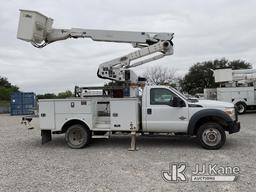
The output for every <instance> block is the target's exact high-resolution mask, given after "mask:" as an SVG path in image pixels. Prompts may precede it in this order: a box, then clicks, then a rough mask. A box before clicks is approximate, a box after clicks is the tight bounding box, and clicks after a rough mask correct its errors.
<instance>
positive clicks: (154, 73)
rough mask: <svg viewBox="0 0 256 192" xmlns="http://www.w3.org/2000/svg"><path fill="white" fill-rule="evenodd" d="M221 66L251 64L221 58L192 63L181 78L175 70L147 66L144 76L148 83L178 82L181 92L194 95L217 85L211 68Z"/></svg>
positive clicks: (166, 83) (173, 83)
mask: <svg viewBox="0 0 256 192" xmlns="http://www.w3.org/2000/svg"><path fill="white" fill-rule="evenodd" d="M222 68H232V69H233V70H235V69H251V68H252V65H251V64H250V63H248V62H246V61H243V60H232V61H229V60H228V59H225V58H222V59H215V60H210V61H203V62H198V63H195V64H193V65H192V66H191V67H190V68H189V71H188V73H187V74H186V75H185V76H184V77H183V78H180V77H177V76H176V75H175V70H173V69H168V68H162V67H159V66H154V67H151V68H148V69H147V71H146V72H145V73H144V76H145V77H146V78H147V81H148V84H153V85H171V86H172V85H173V86H175V85H177V84H179V86H180V88H181V91H182V92H186V93H188V94H191V95H194V94H196V93H203V91H204V88H216V87H218V86H219V84H218V83H215V82H214V76H213V71H212V70H215V69H222Z"/></svg>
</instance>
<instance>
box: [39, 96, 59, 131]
mask: <svg viewBox="0 0 256 192" xmlns="http://www.w3.org/2000/svg"><path fill="white" fill-rule="evenodd" d="M54 111H55V110H54V101H43V100H42V101H39V121H40V128H41V129H55V113H54Z"/></svg>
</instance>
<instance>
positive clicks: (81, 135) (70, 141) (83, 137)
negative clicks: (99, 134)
mask: <svg viewBox="0 0 256 192" xmlns="http://www.w3.org/2000/svg"><path fill="white" fill-rule="evenodd" d="M65 139H66V142H67V145H68V146H69V147H70V148H73V149H80V148H83V147H85V146H86V145H88V144H89V142H90V139H91V132H90V130H89V129H88V128H86V127H85V126H83V125H80V124H76V125H72V126H70V127H69V128H68V130H67V131H66V135H65Z"/></svg>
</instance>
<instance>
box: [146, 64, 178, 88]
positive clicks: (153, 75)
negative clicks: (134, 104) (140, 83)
mask: <svg viewBox="0 0 256 192" xmlns="http://www.w3.org/2000/svg"><path fill="white" fill-rule="evenodd" d="M175 72H176V71H175V70H174V69H169V68H165V67H160V66H154V67H150V68H148V69H147V70H146V72H145V73H144V74H143V76H144V77H146V78H147V83H148V84H151V85H165V84H171V83H173V80H174V79H175Z"/></svg>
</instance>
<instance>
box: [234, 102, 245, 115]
mask: <svg viewBox="0 0 256 192" xmlns="http://www.w3.org/2000/svg"><path fill="white" fill-rule="evenodd" d="M236 108H237V113H238V114H240V115H241V114H244V113H245V112H246V104H245V103H242V102H239V103H237V104H236Z"/></svg>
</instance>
